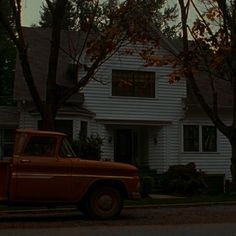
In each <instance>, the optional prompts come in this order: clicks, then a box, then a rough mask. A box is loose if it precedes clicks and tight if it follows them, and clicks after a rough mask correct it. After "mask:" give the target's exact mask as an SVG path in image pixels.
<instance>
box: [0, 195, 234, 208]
mask: <svg viewBox="0 0 236 236" xmlns="http://www.w3.org/2000/svg"><path fill="white" fill-rule="evenodd" d="M218 202H236V193H226V194H217V195H213V194H211V195H207V194H206V195H194V196H171V197H170V198H166V197H165V198H161V197H158V198H156V197H152V198H151V197H150V198H142V199H140V200H135V201H131V200H127V201H125V205H126V206H135V205H138V206H142V205H167V204H169V205H174V204H187V203H218ZM35 209H36V210H37V209H47V208H46V207H40V206H39V207H33V206H9V205H3V204H2V205H1V204H0V211H8V210H13V211H14V210H35Z"/></svg>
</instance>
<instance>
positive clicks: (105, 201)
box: [98, 194, 113, 211]
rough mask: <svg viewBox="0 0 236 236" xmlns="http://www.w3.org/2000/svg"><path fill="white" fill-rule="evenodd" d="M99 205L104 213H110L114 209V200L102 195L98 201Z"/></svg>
mask: <svg viewBox="0 0 236 236" xmlns="http://www.w3.org/2000/svg"><path fill="white" fill-rule="evenodd" d="M98 205H99V208H100V209H102V210H104V211H108V210H110V209H111V208H112V205H113V199H112V197H111V196H110V195H107V194H106V195H102V196H100V198H99V199H98Z"/></svg>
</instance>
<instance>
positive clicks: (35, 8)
mask: <svg viewBox="0 0 236 236" xmlns="http://www.w3.org/2000/svg"><path fill="white" fill-rule="evenodd" d="M43 1H44V0H22V25H24V26H31V25H32V24H37V23H38V21H39V17H40V14H39V11H40V9H41V8H40V6H41V5H42V2H43ZM168 2H169V4H173V3H176V0H169V1H168Z"/></svg>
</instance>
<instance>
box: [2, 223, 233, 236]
mask: <svg viewBox="0 0 236 236" xmlns="http://www.w3.org/2000/svg"><path fill="white" fill-rule="evenodd" d="M0 234H1V236H55V235H56V236H65V235H70V236H78V235H79V236H93V235H94V236H110V235H112V236H120V235H122V236H132V235H135V236H157V235H158V236H190V235H191V236H199V235H200V236H209V235H214V236H236V224H196V225H168V226H153V225H149V226H122V227H120V226H109V227H107V226H97V227H94V226H93V227H71V228H46V229H7V230H1V231H0Z"/></svg>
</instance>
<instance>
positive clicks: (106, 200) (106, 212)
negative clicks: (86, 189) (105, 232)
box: [86, 186, 124, 220]
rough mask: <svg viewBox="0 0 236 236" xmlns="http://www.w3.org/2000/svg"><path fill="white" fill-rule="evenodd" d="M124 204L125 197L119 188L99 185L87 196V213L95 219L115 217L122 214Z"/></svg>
mask: <svg viewBox="0 0 236 236" xmlns="http://www.w3.org/2000/svg"><path fill="white" fill-rule="evenodd" d="M123 204H124V198H123V196H122V194H121V192H119V191H118V190H117V189H115V188H114V187H111V186H97V187H96V188H95V189H93V190H92V191H91V192H90V195H89V196H88V198H87V202H86V213H87V215H88V216H89V217H90V218H93V219H99V220H105V219H113V218H115V217H117V216H118V215H119V214H120V212H121V210H122V208H123Z"/></svg>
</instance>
